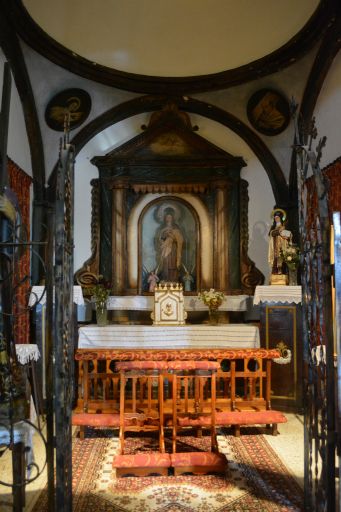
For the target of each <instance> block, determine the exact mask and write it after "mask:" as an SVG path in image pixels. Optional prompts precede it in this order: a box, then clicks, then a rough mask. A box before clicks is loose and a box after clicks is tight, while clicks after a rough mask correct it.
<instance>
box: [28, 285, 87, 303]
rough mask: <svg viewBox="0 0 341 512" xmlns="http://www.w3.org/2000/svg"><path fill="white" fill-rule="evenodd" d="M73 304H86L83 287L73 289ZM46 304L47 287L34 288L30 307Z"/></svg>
mask: <svg viewBox="0 0 341 512" xmlns="http://www.w3.org/2000/svg"><path fill="white" fill-rule="evenodd" d="M73 302H74V303H75V304H78V305H79V306H82V305H83V304H84V297H83V292H82V287H81V286H74V287H73ZM45 303H46V287H45V286H32V289H31V293H30V298H29V301H28V305H29V307H30V308H31V307H33V306H35V305H36V304H41V305H44V304H45Z"/></svg>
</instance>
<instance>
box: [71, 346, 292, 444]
mask: <svg viewBox="0 0 341 512" xmlns="http://www.w3.org/2000/svg"><path fill="white" fill-rule="evenodd" d="M277 357H279V351H278V350H275V349H271V350H266V349H239V350H238V349H228V348H226V349H195V348H191V349H176V350H174V349H163V350H159V349H157V350H156V349H154V350H153V349H147V350H139V349H134V350H132V349H131V350H124V349H94V350H89V349H78V350H77V351H76V355H75V358H76V361H77V362H78V364H79V395H78V403H77V409H76V411H75V414H74V420H73V423H74V424H75V425H79V426H81V430H82V431H84V426H86V425H94V426H97V425H99V426H101V425H105V426H112V427H118V426H119V403H120V402H119V400H120V397H119V394H120V393H119V388H120V373H119V372H118V371H117V369H116V365H115V363H116V362H117V361H164V362H171V361H217V362H219V364H220V367H219V369H218V371H217V376H216V419H215V423H216V425H218V426H219V425H234V426H235V432H236V434H237V435H238V434H239V432H240V430H239V428H240V425H244V424H267V425H272V426H273V430H272V431H273V433H274V434H276V426H277V423H280V422H283V421H286V420H285V418H284V416H283V415H281V414H280V413H277V412H276V411H272V410H271V362H272V359H273V358H277ZM165 368H166V369H165V371H164V375H163V382H164V390H163V397H164V398H163V400H164V403H163V416H164V418H165V426H170V425H171V417H172V411H173V405H174V404H173V402H174V400H176V399H177V397H174V396H172V386H171V385H170V383H171V382H172V379H173V377H172V373H171V371H168V372H167V366H166V367H165ZM139 377H140V378H139V382H138V383H137V386H136V388H135V389H134V391H133V394H132V396H131V398H130V400H137V401H138V406H139V407H138V408H139V411H143V410H144V409H146V408H147V407H148V408H150V400H152V401H153V404H154V408H156V409H157V407H158V405H157V402H158V394H157V393H155V394H154V395H151V393H153V390H152V389H150V388H148V386H145V383H146V379H143V375H139ZM156 378H157V377H156ZM203 390H204V392H203V395H202V398H201V400H203V403H201V404H200V407H201V408H202V410H207V409H209V408H210V399H211V397H210V395H209V393H207V394H206V393H205V387H204V388H203ZM128 399H129V398H128Z"/></svg>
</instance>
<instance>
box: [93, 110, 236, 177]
mask: <svg viewBox="0 0 341 512" xmlns="http://www.w3.org/2000/svg"><path fill="white" fill-rule="evenodd" d="M143 128H144V131H143V133H141V134H140V135H138V136H136V137H134V138H133V139H131V140H130V141H128V142H126V143H125V144H123V145H122V146H120V147H119V148H116V149H114V150H113V151H111V152H110V153H108V154H107V155H105V156H97V157H94V158H93V159H92V160H91V162H92V163H93V164H94V165H96V166H97V167H99V168H100V169H101V168H107V169H111V170H112V172H113V173H114V174H112V175H115V174H116V173H115V171H114V169H115V168H119V167H120V168H121V169H120V170H119V171H118V172H120V173H121V175H122V167H127V165H129V166H130V167H131V166H134V165H135V166H138V167H141V166H145V165H148V166H152V167H157V166H158V167H160V166H162V167H174V166H175V165H176V166H178V165H179V160H181V166H183V167H191V166H194V165H195V166H196V167H199V168H209V169H211V170H212V168H215V167H217V168H223V169H225V170H226V169H231V170H238V171H239V170H240V168H241V167H243V166H245V165H246V164H245V162H244V160H243V159H242V158H241V157H234V156H232V155H230V154H229V153H227V152H226V151H223V150H222V149H220V148H218V147H217V146H215V145H214V144H212V143H210V142H208V141H207V140H206V139H204V138H203V137H201V136H200V135H198V134H197V133H196V130H197V127H193V126H192V124H191V121H190V118H189V116H188V114H186V113H185V112H180V111H179V110H178V108H177V106H176V105H175V104H173V103H171V104H167V105H166V106H165V107H164V109H163V110H162V111H160V112H155V113H154V114H152V116H151V118H150V122H149V124H148V126H147V127H145V126H144V127H143ZM203 179H206V176H205V177H203Z"/></svg>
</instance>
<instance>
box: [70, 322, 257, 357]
mask: <svg viewBox="0 0 341 512" xmlns="http://www.w3.org/2000/svg"><path fill="white" fill-rule="evenodd" d="M259 347H260V341H259V330H258V327H256V326H253V325H249V324H221V325H217V326H211V325H201V324H198V325H184V326H170V327H167V328H165V327H164V326H159V325H117V324H112V325H107V326H105V327H98V326H97V325H87V326H83V327H80V328H79V338H78V348H79V349H92V350H97V349H109V350H110V349H114V350H115V349H117V350H148V349H153V350H155V349H159V350H162V351H163V350H169V349H175V350H185V349H225V348H233V349H245V348H253V349H257V348H259Z"/></svg>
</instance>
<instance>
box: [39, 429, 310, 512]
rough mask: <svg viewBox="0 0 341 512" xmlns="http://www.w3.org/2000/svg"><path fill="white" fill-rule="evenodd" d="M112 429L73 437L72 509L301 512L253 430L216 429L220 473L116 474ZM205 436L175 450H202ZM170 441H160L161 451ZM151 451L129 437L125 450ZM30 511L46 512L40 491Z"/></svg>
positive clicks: (185, 440)
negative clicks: (223, 468) (223, 467)
mask: <svg viewBox="0 0 341 512" xmlns="http://www.w3.org/2000/svg"><path fill="white" fill-rule="evenodd" d="M112 435H113V433H112V431H110V432H109V431H105V430H102V431H100V430H96V431H95V430H92V429H88V430H87V432H86V439H85V440H84V441H80V440H79V439H78V438H75V439H74V445H73V510H74V511H75V512H88V511H91V512H194V511H195V512H227V511H233V512H242V511H243V512H246V511H248V512H256V511H257V512H267V511H274V512H276V511H278V512H279V511H280V512H285V511H295V512H296V511H302V510H303V494H302V490H301V489H300V487H299V486H298V484H297V483H296V481H295V480H294V479H293V477H292V476H291V475H290V474H289V473H288V470H287V469H286V468H285V466H284V465H283V463H282V462H281V460H280V459H279V458H278V457H277V455H276V453H275V452H274V451H273V449H272V448H271V447H270V445H269V444H268V443H267V441H266V438H265V436H263V435H261V434H259V432H258V433H257V430H256V429H253V428H249V429H245V430H243V434H242V436H241V437H240V438H237V437H234V436H232V435H231V434H230V431H229V430H225V429H222V430H221V431H220V434H219V435H218V444H219V451H220V452H221V453H224V454H225V456H226V457H227V460H228V466H227V470H226V474H223V475H203V476H194V475H183V476H178V477H174V476H172V475H170V476H167V477H165V476H163V477H161V476H154V477H128V478H116V475H115V470H113V469H112V467H111V466H112V460H113V457H114V455H115V453H116V451H117V448H118V439H117V437H112ZM209 443H210V439H209V437H208V436H203V437H201V438H196V437H194V436H192V435H187V436H183V437H182V438H181V439H180V442H179V446H178V451H195V450H198V451H201V450H207V449H208V447H209ZM169 448H170V445H166V449H167V451H168V449H169ZM150 449H155V450H157V440H156V439H153V438H150V437H148V438H147V437H146V438H143V437H131V438H129V439H128V440H127V452H129V453H134V452H135V451H136V450H140V451H141V450H150ZM34 512H48V506H47V493H46V490H45V491H43V492H42V493H41V495H40V497H39V499H38V502H37V503H36V505H35V507H34Z"/></svg>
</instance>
